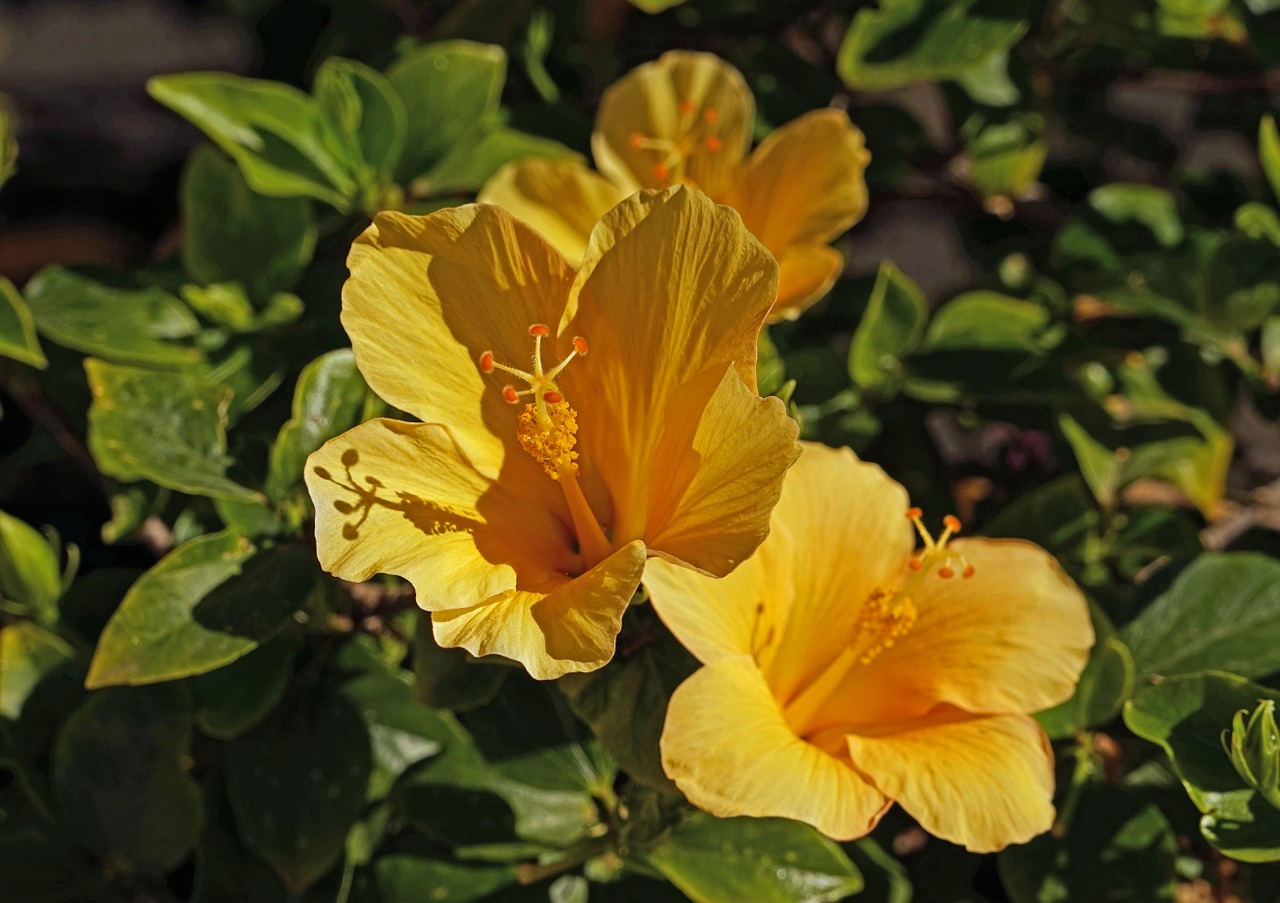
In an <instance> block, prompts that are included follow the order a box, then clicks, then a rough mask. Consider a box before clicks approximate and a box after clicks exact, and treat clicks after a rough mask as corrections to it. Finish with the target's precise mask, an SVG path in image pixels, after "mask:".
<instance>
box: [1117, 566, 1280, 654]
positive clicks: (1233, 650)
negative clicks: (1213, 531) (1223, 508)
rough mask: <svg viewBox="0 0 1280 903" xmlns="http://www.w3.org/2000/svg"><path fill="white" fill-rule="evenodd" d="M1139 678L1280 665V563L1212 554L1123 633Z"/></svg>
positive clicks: (1183, 574) (1185, 572) (1190, 568)
mask: <svg viewBox="0 0 1280 903" xmlns="http://www.w3.org/2000/svg"><path fill="white" fill-rule="evenodd" d="M1121 638H1122V639H1123V640H1124V641H1125V642H1126V643H1127V644H1128V645H1129V649H1130V651H1131V652H1132V653H1133V660H1134V664H1135V665H1136V667H1137V672H1138V676H1139V677H1140V678H1146V677H1149V676H1151V675H1153V674H1158V675H1161V676H1163V677H1166V678H1168V677H1173V676H1174V675H1179V674H1190V673H1192V672H1197V671H1206V670H1210V669H1216V670H1224V671H1232V672H1234V673H1236V674H1239V675H1242V676H1243V677H1264V676H1266V675H1268V674H1272V673H1274V672H1276V671H1280V562H1277V561H1275V560H1274V559H1272V558H1269V557H1267V556H1265V555H1259V554H1255V553H1247V552H1234V553H1226V554H1206V555H1202V556H1201V557H1200V558H1198V559H1196V560H1195V561H1194V562H1192V563H1191V564H1190V565H1189V566H1188V567H1187V568H1186V569H1185V570H1183V571H1182V572H1181V573H1180V574H1178V576H1177V579H1175V580H1174V581H1173V584H1172V585H1171V586H1169V587H1168V588H1167V589H1165V590H1164V592H1162V593H1161V594H1160V595H1159V596H1158V597H1156V599H1155V600H1154V601H1152V602H1151V603H1150V604H1149V605H1148V606H1147V607H1146V608H1145V609H1144V610H1143V611H1142V612H1141V613H1140V614H1139V615H1138V617H1137V618H1135V619H1134V620H1133V621H1132V622H1130V623H1129V624H1128V625H1127V626H1126V627H1125V628H1124V630H1123V631H1122V632H1121Z"/></svg>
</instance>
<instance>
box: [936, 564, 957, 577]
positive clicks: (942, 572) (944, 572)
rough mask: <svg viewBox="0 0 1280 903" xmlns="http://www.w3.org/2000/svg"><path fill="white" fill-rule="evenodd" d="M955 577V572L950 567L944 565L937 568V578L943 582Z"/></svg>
mask: <svg viewBox="0 0 1280 903" xmlns="http://www.w3.org/2000/svg"><path fill="white" fill-rule="evenodd" d="M955 575H956V572H955V571H953V570H952V569H951V566H950V565H946V564H944V565H943V566H942V567H940V568H938V576H939V577H941V578H942V579H943V580H950V579H951V578H952V577H954V576H955Z"/></svg>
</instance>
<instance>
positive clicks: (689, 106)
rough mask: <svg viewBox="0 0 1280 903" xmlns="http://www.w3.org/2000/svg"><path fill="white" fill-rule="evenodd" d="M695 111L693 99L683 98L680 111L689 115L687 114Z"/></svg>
mask: <svg viewBox="0 0 1280 903" xmlns="http://www.w3.org/2000/svg"><path fill="white" fill-rule="evenodd" d="M693 111H694V106H693V101H691V100H682V101H680V112H681V113H684V114H685V115H686V116H687V115H689V114H690V113H692V112H693Z"/></svg>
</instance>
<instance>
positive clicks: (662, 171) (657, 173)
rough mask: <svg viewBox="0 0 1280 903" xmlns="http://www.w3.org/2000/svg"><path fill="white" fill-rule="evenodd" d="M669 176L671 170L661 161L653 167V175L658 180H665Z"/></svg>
mask: <svg viewBox="0 0 1280 903" xmlns="http://www.w3.org/2000/svg"><path fill="white" fill-rule="evenodd" d="M670 176H671V170H669V169H667V168H666V167H665V166H663V165H662V164H661V163H659V164H658V165H657V166H655V167H654V168H653V177H654V178H655V179H657V180H658V181H659V182H665V181H666V180H667V179H668V178H670Z"/></svg>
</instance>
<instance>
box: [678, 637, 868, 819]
mask: <svg viewBox="0 0 1280 903" xmlns="http://www.w3.org/2000/svg"><path fill="white" fill-rule="evenodd" d="M661 750H662V767H663V769H664V770H665V771H666V773H667V775H668V776H669V777H670V778H671V779H672V780H673V781H675V783H676V786H678V787H679V788H680V789H681V790H682V791H683V792H684V794H685V796H687V797H688V798H689V801H690V802H691V803H693V804H694V805H695V806H697V807H699V808H700V809H705V810H706V811H708V812H710V813H711V814H712V815H717V816H721V817H730V816H734V815H753V816H780V817H783V818H794V819H798V820H800V821H803V822H808V823H809V824H811V825H813V826H814V827H815V828H817V829H818V830H819V831H821V832H822V833H824V834H826V835H828V836H830V837H833V838H835V839H837V840H850V839H852V838H855V837H861V836H862V835H864V834H866V833H867V832H868V831H870V830H871V829H872V828H873V827H875V824H876V822H877V821H879V819H880V816H881V815H882V814H883V813H884V810H885V809H886V808H887V802H886V800H885V797H884V795H883V794H882V793H880V792H879V791H877V790H876V789H875V788H873V787H872V786H870V785H869V784H867V782H866V781H864V780H863V779H862V778H861V777H859V776H858V774H857V772H855V771H854V770H853V769H852V768H850V767H849V765H848V763H846V762H843V761H841V760H840V759H837V758H835V757H834V756H832V755H830V754H828V753H826V752H824V751H822V750H820V749H818V748H817V747H816V746H811V745H810V744H808V743H805V742H804V741H802V740H800V739H799V738H798V737H796V735H795V734H793V733H792V732H791V730H790V728H788V727H787V725H786V722H785V721H783V718H782V712H781V710H780V709H779V708H778V703H777V702H776V701H775V700H774V698H773V696H772V695H771V694H770V692H769V687H768V685H767V684H766V683H765V680H764V676H763V675H762V674H761V673H760V671H759V669H758V668H757V667H756V665H755V663H754V662H753V661H752V660H751V659H750V658H749V657H747V656H739V657H732V658H723V659H720V660H719V661H716V662H715V663H713V664H710V665H707V666H706V667H704V668H702V669H700V670H699V671H697V672H695V673H694V674H693V676H692V677H690V678H689V679H688V680H686V681H685V682H684V683H683V684H681V685H680V686H679V687H677V688H676V691H675V693H674V694H672V696H671V702H670V704H669V705H668V706H667V718H666V723H665V725H664V726H663V729H662V739H661Z"/></svg>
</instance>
